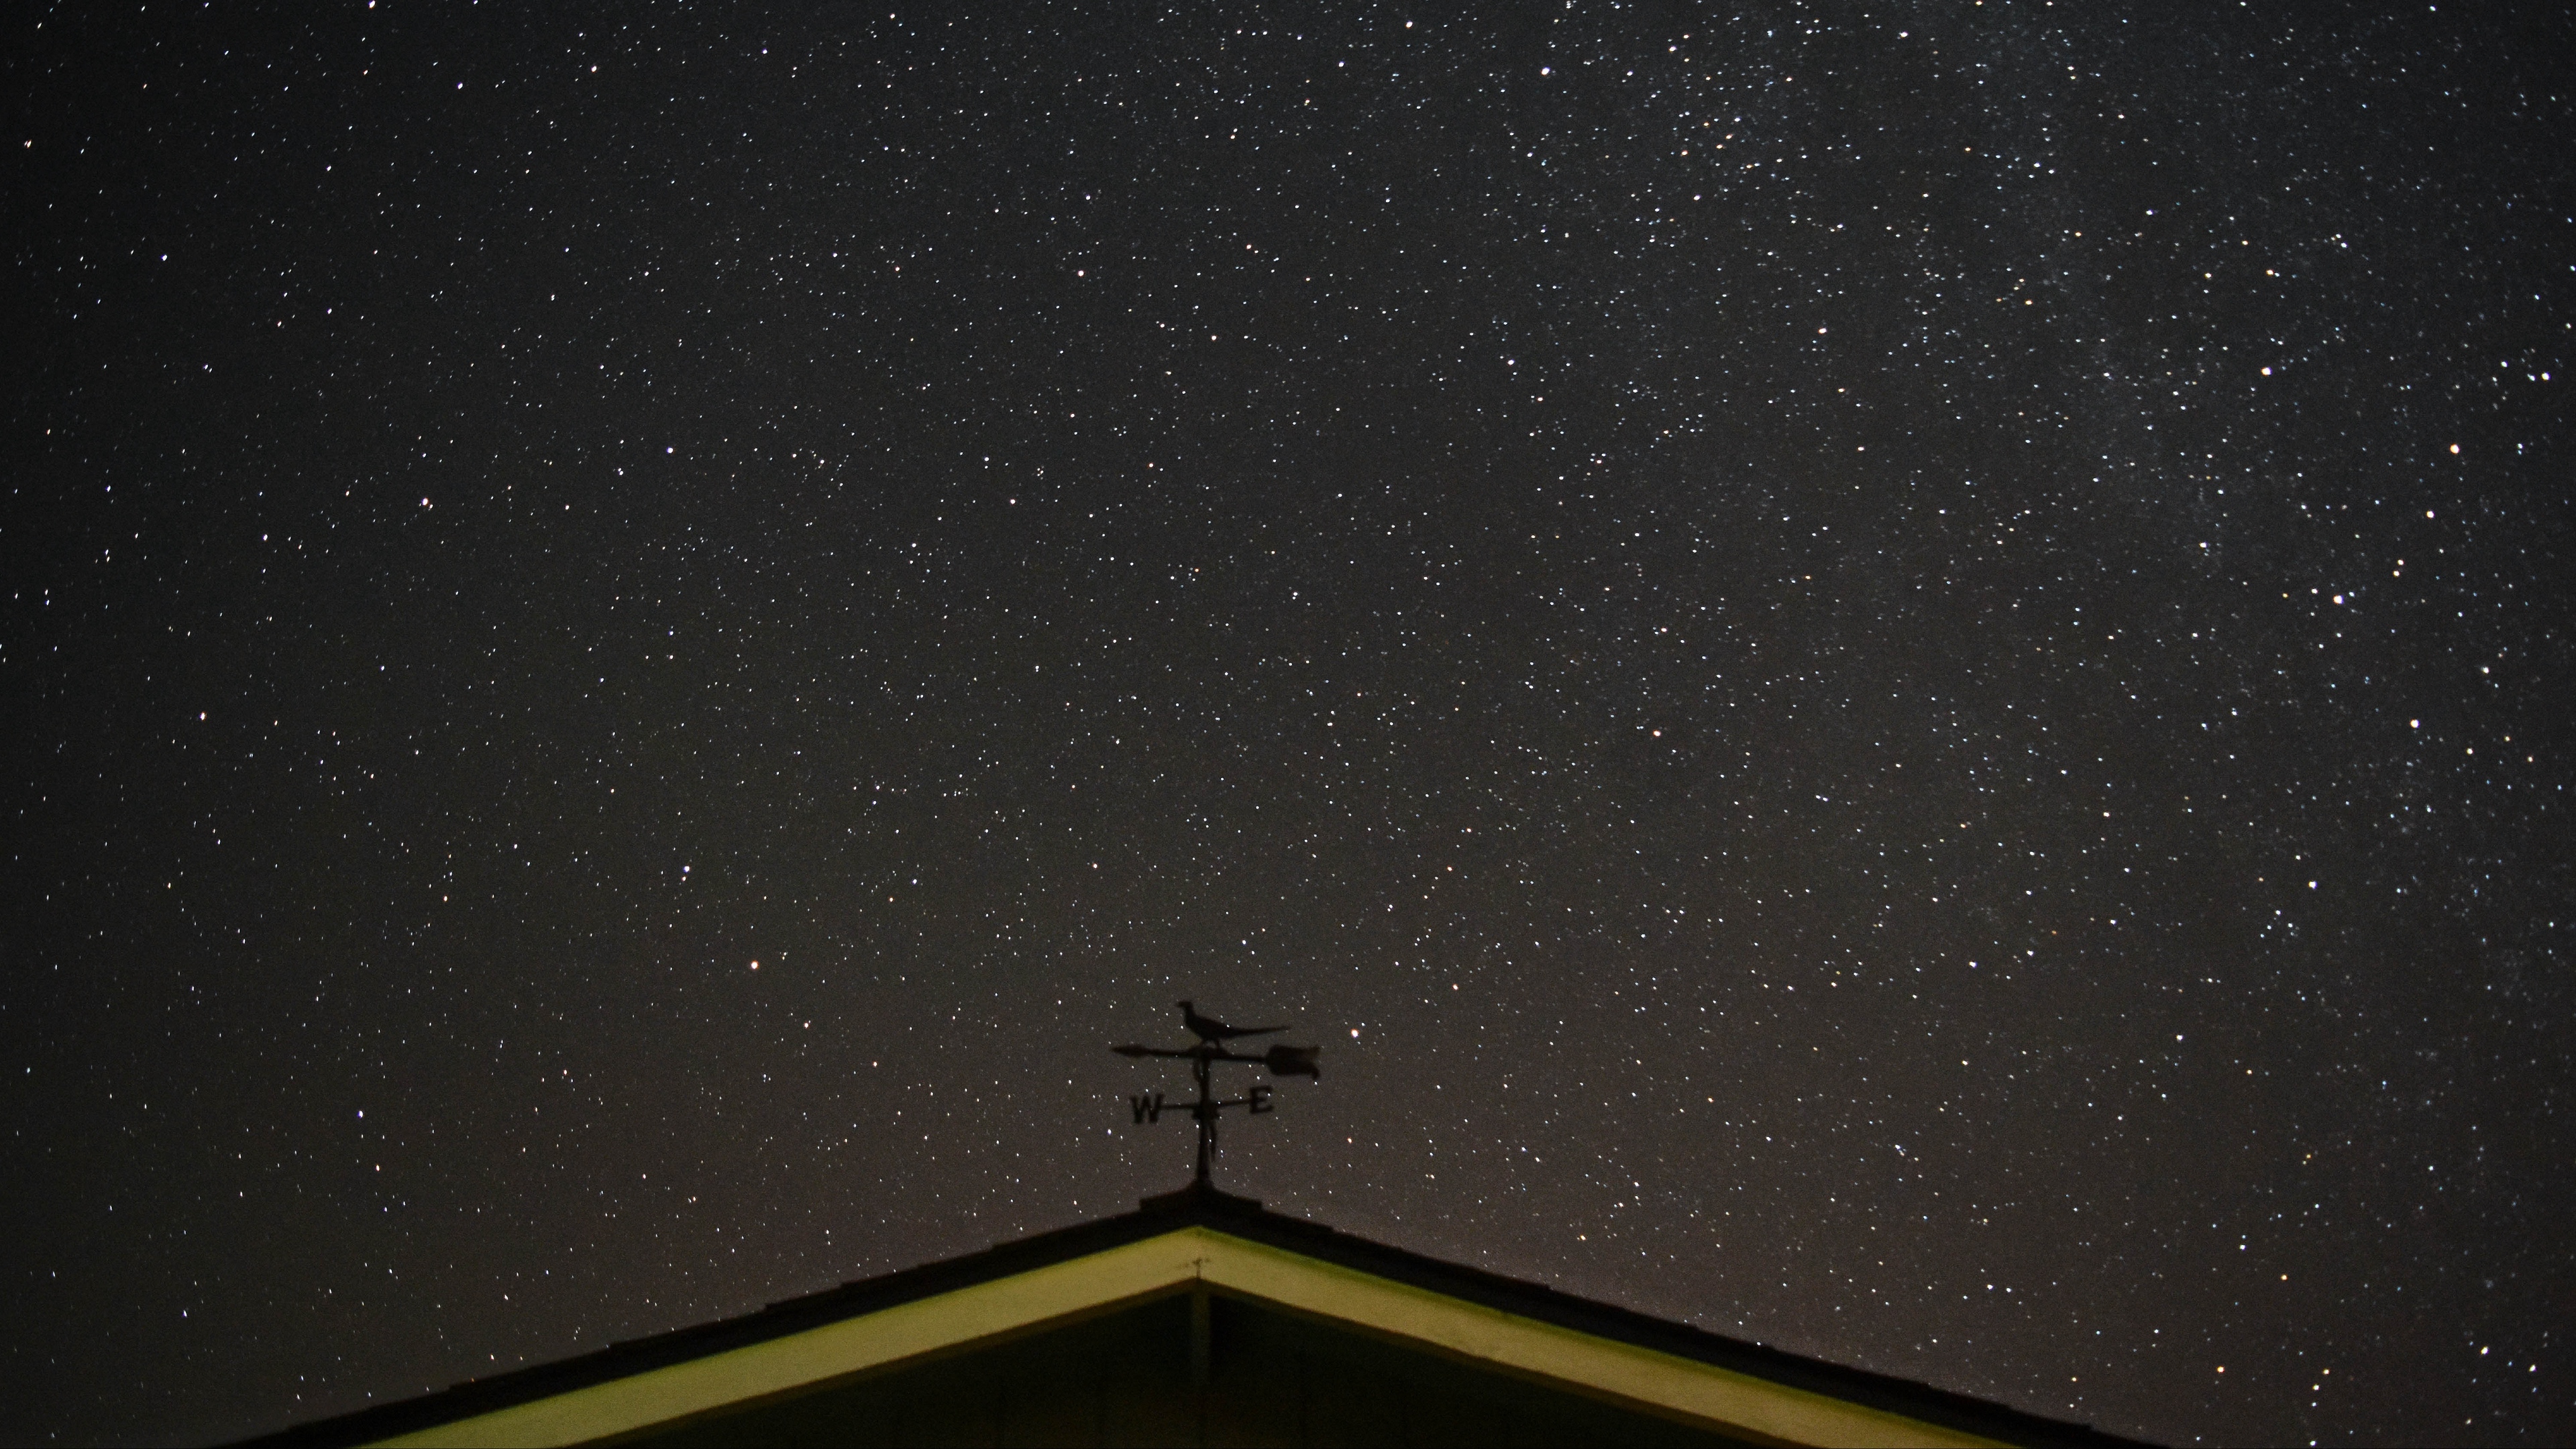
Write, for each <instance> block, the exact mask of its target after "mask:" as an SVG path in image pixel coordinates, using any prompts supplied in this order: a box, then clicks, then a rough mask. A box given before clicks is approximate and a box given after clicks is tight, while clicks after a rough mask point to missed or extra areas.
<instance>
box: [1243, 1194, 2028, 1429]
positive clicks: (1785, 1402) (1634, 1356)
mask: <svg viewBox="0 0 2576 1449" xmlns="http://www.w3.org/2000/svg"><path fill="white" fill-rule="evenodd" d="M1193 1231H1196V1232H1199V1233H1201V1234H1203V1235H1204V1236H1205V1237H1206V1238H1207V1239H1208V1240H1209V1241H1210V1248H1209V1250H1208V1252H1207V1256H1206V1259H1205V1262H1204V1265H1203V1273H1202V1276H1203V1277H1205V1278H1206V1280H1207V1281H1208V1282H1209V1283H1210V1284H1211V1285H1213V1286H1216V1287H1221V1288H1226V1289H1231V1290H1233V1291H1235V1292H1238V1293H1242V1294H1244V1295H1246V1296H1248V1297H1253V1298H1263V1299H1268V1300H1269V1301H1271V1302H1273V1303H1278V1304H1280V1305H1282V1306H1285V1307H1289V1308H1294V1309H1298V1310H1301V1311H1303V1312H1306V1313H1311V1314H1316V1315H1318V1316H1321V1317H1326V1318H1335V1319H1340V1320H1342V1321H1344V1322H1346V1323H1350V1324H1353V1325H1355V1326H1359V1327H1363V1328H1369V1329H1374V1330H1376V1331H1377V1332H1380V1333H1384V1334H1389V1335H1393V1336H1395V1337H1398V1338H1403V1339H1410V1340H1412V1341H1414V1342H1417V1343H1423V1344H1429V1345H1432V1346H1434V1347H1437V1348H1440V1349H1444V1350H1446V1351H1447V1352H1449V1353H1451V1354H1455V1355H1457V1356H1459V1357H1462V1358H1468V1359H1474V1360H1480V1361H1482V1362H1486V1363H1492V1364H1498V1365H1501V1366H1503V1367H1506V1368H1511V1369H1516V1370H1518V1371H1520V1372H1522V1373H1524V1374H1528V1375H1532V1376H1535V1377H1538V1378H1542V1379H1555V1380H1559V1381H1563V1382H1568V1383H1574V1384H1580V1385H1582V1386H1583V1387H1585V1388H1588V1389H1593V1390H1597V1391H1599V1392H1602V1393H1606V1394H1611V1395H1615V1396H1617V1397H1619V1398H1624V1399H1627V1400H1630V1401H1632V1402H1635V1403H1640V1404H1651V1405H1653V1406H1655V1407H1657V1408H1660V1409H1665V1410H1668V1411H1670V1412H1673V1413H1677V1414H1682V1415H1686V1416H1688V1417H1690V1418H1693V1419H1699V1420H1703V1421H1707V1422H1710V1423H1714V1424H1718V1425H1725V1426H1731V1427H1734V1428H1739V1429H1750V1430H1752V1431H1753V1432H1755V1433H1757V1434H1762V1435H1765V1436H1768V1437H1770V1438H1773V1439H1782V1440H1786V1441H1788V1442H1790V1443H1792V1444H1836V1445H1852V1446H1872V1449H1895V1446H1903V1445H1961V1446H1965V1445H1993V1444H1995V1443H1997V1442H1998V1441H1996V1440H1993V1439H1983V1438H1979V1437H1977V1436H1975V1435H1973V1434H1963V1433H1961V1432H1959V1431H1958V1430H1956V1429H1945V1428H1942V1427H1941V1426H1940V1425H1937V1424H1927V1423H1925V1422H1923V1421H1922V1420H1919V1419H1909V1418H1906V1417H1905V1416H1903V1415H1901V1414H1892V1413H1888V1412H1886V1411H1885V1410H1882V1409H1873V1408H1870V1407H1868V1406H1866V1405H1862V1404H1854V1403H1850V1402H1847V1401H1845V1400H1842V1399H1837V1398H1833V1397H1831V1396H1829V1395H1825V1394H1818V1393H1811V1392H1809V1391H1807V1390H1804V1389H1794V1388H1790V1387H1787V1386H1786V1385H1782V1384H1775V1383H1773V1382H1771V1381H1770V1380H1768V1379H1761V1378H1756V1377H1754V1376H1753V1375H1751V1374H1741V1373H1735V1372H1732V1371H1730V1370H1727V1369H1722V1368H1718V1367H1716V1366H1714V1365H1711V1364H1705V1363H1701V1362H1699V1361H1698V1360H1696V1359H1687V1358H1682V1357H1679V1356H1677V1355H1674V1354H1668V1353H1659V1352H1657V1351H1655V1350H1653V1349H1650V1348H1640V1347H1638V1346H1636V1345H1635V1344H1630V1343H1621V1342H1619V1341H1618V1340H1616V1339H1608V1338H1600V1337H1596V1336H1595V1335H1592V1334H1589V1333H1582V1332H1578V1331H1576V1330H1574V1329H1570V1328H1560V1327H1558V1326H1557V1325H1555V1324H1552V1323H1543V1322H1540V1321H1539V1320H1537V1319H1534V1318H1524V1317H1522V1316H1520V1315H1519V1314H1516V1313H1507V1312H1505V1311H1503V1310H1501V1309H1498V1308H1487V1307H1485V1306H1484V1305H1482V1304H1477V1303H1469V1302H1465V1301H1463V1300H1461V1299H1457V1298H1452V1297H1450V1296H1449V1295H1447V1294H1445V1293H1439V1292H1436V1291H1433V1290H1431V1289H1427V1288H1416V1287H1412V1286H1410V1285H1408V1284H1403V1283H1397V1282H1393V1281H1390V1280H1388V1279H1385V1278H1380V1277H1377V1276H1375V1275H1373V1274H1369V1273H1365V1272H1361V1271H1359V1270H1357V1269H1352V1268H1344V1267H1341V1266H1339V1265H1337V1264H1333V1263H1324V1262H1319V1261H1317V1260H1315V1259H1313V1258H1308V1257H1305V1256H1303V1255H1301V1254H1297V1253H1292V1252H1288V1251H1285V1250H1283V1249H1279V1248H1273V1247H1269V1246H1267V1245H1265V1244H1261V1243H1251V1242H1246V1241H1244V1240H1242V1239H1240V1238H1231V1237H1227V1236H1225V1235H1223V1234H1221V1233H1217V1232H1213V1231H1209V1230H1206V1229H1194V1230H1193Z"/></svg>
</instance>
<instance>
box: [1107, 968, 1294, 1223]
mask: <svg viewBox="0 0 2576 1449" xmlns="http://www.w3.org/2000/svg"><path fill="white" fill-rule="evenodd" d="M1180 1008H1181V1024H1182V1025H1183V1026H1186V1027H1188V1028H1189V1029H1190V1034H1191V1035H1193V1036H1195V1037H1197V1038H1198V1039H1199V1042H1198V1045H1197V1046H1193V1047H1181V1048H1177V1049H1175V1048H1167V1047H1149V1046H1136V1045H1133V1044H1130V1045H1127V1046H1114V1047H1111V1048H1110V1050H1111V1051H1113V1052H1116V1053H1118V1055H1120V1056H1122V1057H1130V1058H1133V1057H1175V1058H1178V1059H1180V1060H1183V1061H1186V1062H1188V1063H1189V1064H1190V1079H1191V1080H1192V1081H1193V1082H1195V1083H1196V1084H1197V1086H1198V1098H1197V1100H1195V1101H1191V1102H1180V1103H1169V1102H1166V1101H1165V1100H1164V1098H1163V1094H1162V1092H1161V1091H1160V1090H1156V1091H1151V1092H1143V1093H1139V1094H1137V1095H1135V1096H1132V1097H1129V1098H1128V1099H1127V1105H1128V1107H1129V1109H1130V1110H1131V1111H1132V1113H1133V1114H1134V1116H1135V1119H1136V1122H1137V1124H1138V1125H1140V1126H1141V1125H1143V1124H1144V1123H1147V1122H1160V1121H1161V1120H1163V1112H1164V1109H1165V1108H1166V1107H1169V1108H1171V1109H1173V1110H1175V1111H1183V1110H1185V1111H1187V1112H1188V1113H1189V1114H1190V1118H1191V1120H1192V1121H1194V1122H1196V1123H1198V1127H1199V1164H1198V1184H1199V1186H1201V1187H1206V1186H1207V1185H1208V1170H1209V1169H1210V1168H1211V1167H1213V1166H1215V1164H1216V1124H1217V1114H1218V1113H1220V1112H1223V1111H1224V1110H1225V1109H1226V1108H1228V1107H1241V1108H1243V1109H1244V1110H1246V1111H1247V1112H1250V1113H1251V1114H1253V1115H1254V1116H1259V1115H1260V1114H1262V1113H1264V1112H1267V1111H1270V1110H1271V1105H1270V1084H1269V1083H1267V1082H1255V1083H1254V1084H1253V1085H1252V1086H1251V1087H1250V1088H1249V1089H1247V1090H1246V1091H1245V1092H1244V1094H1243V1095H1242V1096H1240V1097H1225V1098H1220V1097H1217V1096H1214V1095H1212V1094H1211V1092H1210V1090H1209V1085H1208V1069H1209V1068H1210V1067H1212V1066H1214V1065H1215V1064H1217V1063H1218V1062H1242V1063H1244V1064H1245V1065H1247V1066H1259V1067H1268V1068H1269V1069H1270V1075H1272V1076H1274V1077H1312V1078H1314V1079H1315V1080H1316V1081H1319V1082H1320V1081H1322V1080H1323V1075H1324V1074H1323V1072H1322V1071H1321V1070H1319V1069H1318V1068H1317V1067H1316V1065H1315V1054H1316V1053H1317V1052H1319V1051H1321V1050H1323V1048H1321V1047H1310V1046H1306V1047H1301V1046H1272V1047H1271V1048H1270V1049H1269V1050H1267V1051H1264V1052H1261V1053H1260V1054H1258V1055H1252V1054H1248V1053H1244V1052H1238V1051H1235V1050H1233V1049H1232V1048H1230V1047H1228V1046H1227V1045H1226V1043H1228V1042H1230V1041H1234V1040H1237V1039H1238V1038H1241V1037H1247V1036H1268V1035H1270V1034H1271V1033H1273V1032H1281V1031H1286V1030H1287V1029H1288V1028H1286V1027H1284V1026H1228V1025H1226V1024H1225V1023H1224V1022H1221V1021H1218V1020H1216V1019H1215V1018H1213V1017H1206V1016H1201V1015H1199V1009H1198V1007H1197V1006H1196V1005H1194V1004H1192V1003H1190V1002H1187V1001H1184V1002H1182V1003H1180Z"/></svg>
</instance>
